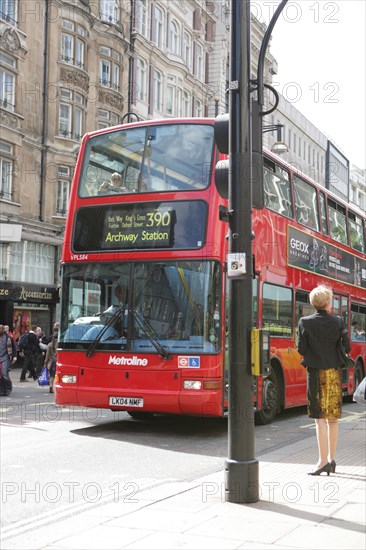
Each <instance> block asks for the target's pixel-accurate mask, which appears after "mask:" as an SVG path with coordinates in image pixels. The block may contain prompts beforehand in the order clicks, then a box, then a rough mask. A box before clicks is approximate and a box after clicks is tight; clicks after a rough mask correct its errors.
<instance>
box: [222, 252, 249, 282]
mask: <svg viewBox="0 0 366 550" xmlns="http://www.w3.org/2000/svg"><path fill="white" fill-rule="evenodd" d="M246 272H247V270H246V255H245V253H242V252H235V253H233V254H228V255H227V276H228V278H229V279H235V278H237V277H241V276H242V275H245V274H246Z"/></svg>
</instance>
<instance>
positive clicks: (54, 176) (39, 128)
mask: <svg viewBox="0 0 366 550" xmlns="http://www.w3.org/2000/svg"><path fill="white" fill-rule="evenodd" d="M229 9H230V2H229V1H228V0H223V1H222V0H169V1H167V0H25V1H21V0H3V1H2V2H1V3H0V75H1V79H0V82H1V86H0V125H1V135H0V170H1V187H0V323H1V322H2V323H6V324H9V325H10V326H11V327H12V328H13V330H14V331H15V333H16V334H18V333H19V332H22V331H23V330H24V326H25V324H26V323H27V322H30V323H32V324H37V325H40V326H42V328H44V330H45V331H46V332H48V331H51V327H52V323H53V321H54V320H55V318H56V316H57V304H58V290H59V282H60V281H59V263H60V255H61V246H62V242H63V229H64V224H65V219H66V215H67V204H68V198H69V193H70V186H71V182H72V177H73V172H74V168H75V163H76V158H77V154H78V150H79V147H80V141H81V138H82V136H83V135H84V134H85V133H87V132H90V131H93V130H96V129H98V128H105V127H109V126H114V125H117V124H120V123H122V122H125V121H128V120H133V119H134V117H133V115H131V114H130V113H133V114H134V115H135V116H137V117H139V118H140V119H150V118H169V117H172V118H173V117H187V116H194V117H195V116H211V117H213V116H215V115H216V114H218V113H223V112H227V111H228V95H227V89H228V83H229V29H230V11H229ZM265 30H266V27H265V26H264V25H263V24H262V23H260V22H259V21H258V20H257V19H255V18H254V17H252V24H251V39H252V75H253V77H255V76H256V73H257V63H258V54H259V49H260V45H261V43H262V40H263V35H264V33H265ZM264 72H265V74H264V80H265V82H267V83H270V82H271V81H272V77H273V75H274V74H276V72H277V64H276V61H275V60H274V59H273V57H272V56H271V54H270V52H268V54H267V56H266V60H265V67H264ZM280 108H281V105H280ZM288 116H289V118H291V113H289V114H288ZM269 122H271V121H269ZM274 122H277V119H276V118H275V119H274ZM265 136H266V137H265V140H266V139H268V140H270V139H272V138H273V136H271V135H268V134H265ZM265 144H266V141H265ZM270 144H271V143H270V141H269V142H268V143H267V145H270ZM287 160H291V159H287ZM316 176H317V174H315V177H316Z"/></svg>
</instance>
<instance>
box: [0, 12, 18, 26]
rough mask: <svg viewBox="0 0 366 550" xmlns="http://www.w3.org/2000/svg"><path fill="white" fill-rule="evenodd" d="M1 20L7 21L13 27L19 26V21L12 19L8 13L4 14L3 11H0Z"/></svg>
mask: <svg viewBox="0 0 366 550" xmlns="http://www.w3.org/2000/svg"><path fill="white" fill-rule="evenodd" d="M0 19H2V20H3V21H6V22H7V23H10V25H13V26H14V27H17V26H18V21H16V20H15V19H13V18H12V17H10V15H9V14H8V13H4V12H3V11H0Z"/></svg>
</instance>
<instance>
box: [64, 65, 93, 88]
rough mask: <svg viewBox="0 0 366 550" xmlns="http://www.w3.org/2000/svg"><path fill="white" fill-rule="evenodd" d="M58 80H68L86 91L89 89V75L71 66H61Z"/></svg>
mask: <svg viewBox="0 0 366 550" xmlns="http://www.w3.org/2000/svg"><path fill="white" fill-rule="evenodd" d="M60 80H62V81H63V82H69V83H71V84H74V85H75V86H78V87H79V88H81V89H83V90H84V91H85V92H87V93H88V91H89V77H88V75H86V74H84V73H82V72H80V71H78V70H75V69H73V68H72V67H61V71H60Z"/></svg>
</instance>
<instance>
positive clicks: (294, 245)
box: [287, 226, 366, 288]
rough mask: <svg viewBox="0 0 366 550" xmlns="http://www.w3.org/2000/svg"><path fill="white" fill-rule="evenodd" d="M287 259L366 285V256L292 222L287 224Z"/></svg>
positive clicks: (293, 264)
mask: <svg viewBox="0 0 366 550" xmlns="http://www.w3.org/2000/svg"><path fill="white" fill-rule="evenodd" d="M287 263H288V265H291V266H293V267H297V268H299V269H304V270H305V271H311V272H312V273H318V274H320V275H324V276H325V277H330V278H331V279H336V280H337V281H342V282H344V283H348V284H351V285H354V286H358V287H361V288H366V262H365V260H363V259H362V258H359V257H358V256H355V255H353V254H350V253H349V252H346V251H345V250H342V249H341V248H338V247H337V246H334V245H332V244H330V243H327V242H325V241H323V240H322V239H318V238H317V237H314V236H312V235H309V234H307V233H304V232H303V231H299V230H298V229H296V228H295V227H292V226H288V233H287Z"/></svg>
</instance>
